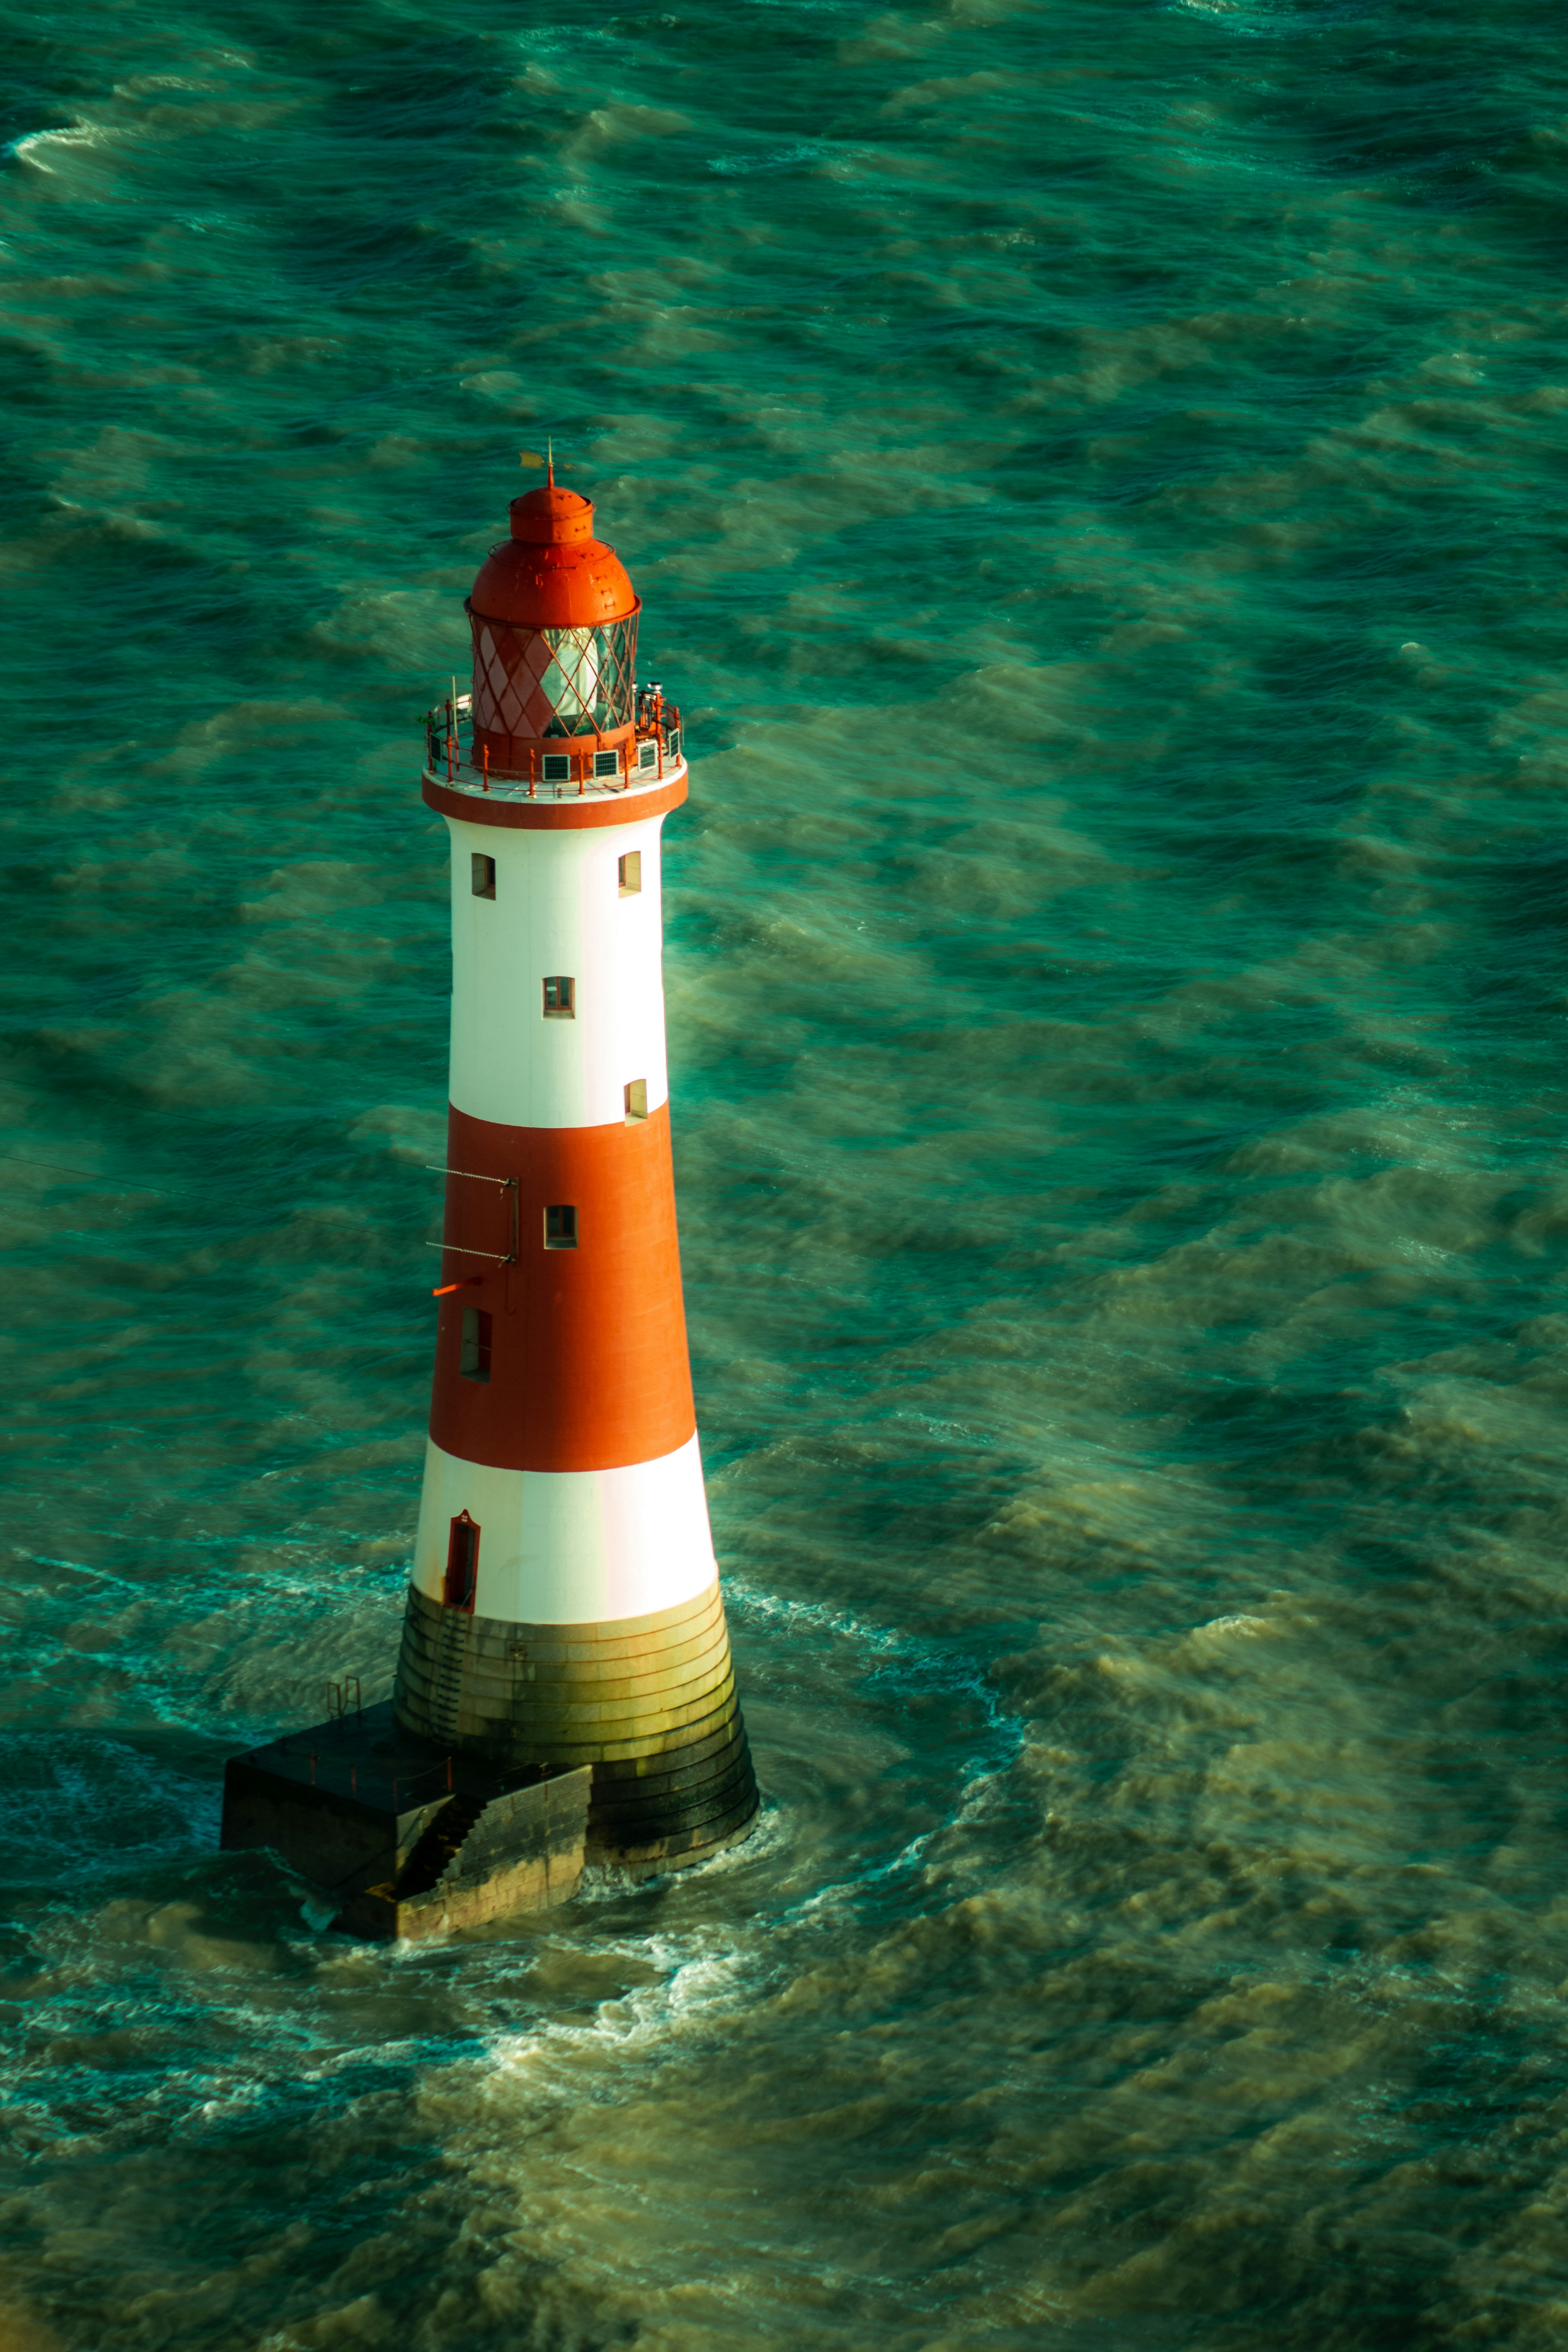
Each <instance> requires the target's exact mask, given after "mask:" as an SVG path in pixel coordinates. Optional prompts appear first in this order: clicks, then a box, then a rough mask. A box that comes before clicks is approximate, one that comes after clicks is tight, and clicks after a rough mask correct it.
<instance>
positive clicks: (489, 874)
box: [474, 849, 496, 898]
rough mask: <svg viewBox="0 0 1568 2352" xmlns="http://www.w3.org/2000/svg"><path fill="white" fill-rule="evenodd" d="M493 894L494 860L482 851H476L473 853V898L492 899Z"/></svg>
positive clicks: (494, 891)
mask: <svg viewBox="0 0 1568 2352" xmlns="http://www.w3.org/2000/svg"><path fill="white" fill-rule="evenodd" d="M495 894H496V862H495V859H494V858H493V857H487V856H485V854H484V852H483V850H481V849H476V850H475V852H474V896H475V898H494V897H495Z"/></svg>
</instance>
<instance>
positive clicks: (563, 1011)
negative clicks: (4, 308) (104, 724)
mask: <svg viewBox="0 0 1568 2352" xmlns="http://www.w3.org/2000/svg"><path fill="white" fill-rule="evenodd" d="M639 610H640V604H639V601H638V599H637V596H636V595H635V594H634V593H633V590H632V585H631V582H630V581H629V580H628V579H627V577H626V572H625V571H624V569H623V568H622V566H621V564H620V563H619V562H617V560H616V555H615V552H614V551H613V550H612V549H611V548H608V547H606V546H605V545H604V544H603V543H602V542H601V541H598V540H596V539H595V537H594V509H593V508H592V506H591V505H590V504H589V502H588V500H587V499H584V498H582V497H580V496H579V495H578V494H577V493H576V492H575V491H573V490H566V489H561V488H557V487H556V485H555V481H554V477H553V472H552V475H551V477H550V479H549V481H548V483H547V485H546V486H545V487H544V488H541V489H536V490H532V491H530V492H529V493H528V495H527V496H526V497H523V498H520V499H513V501H512V505H511V537H510V540H508V541H504V542H503V543H502V544H501V545H500V547H497V548H495V549H493V550H492V551H491V553H490V555H489V560H488V562H486V563H485V565H484V567H483V569H482V570H481V571H480V572H479V578H478V580H477V581H476V582H475V583H474V592H473V595H472V597H471V598H470V599H469V603H468V612H469V617H470V619H471V622H472V625H473V637H474V672H473V692H472V697H471V710H470V709H468V708H466V706H468V705H469V703H470V698H468V697H466V696H465V697H456V698H454V703H452V704H449V705H448V706H447V709H446V710H445V711H444V712H442V713H438V714H437V717H436V719H434V720H433V722H432V725H431V728H430V734H429V743H428V754H429V756H428V764H427V767H426V775H425V779H424V794H425V798H426V802H427V803H429V805H430V807H432V808H433V809H436V810H437V811H438V812H439V814H441V815H442V816H444V817H445V818H446V820H447V828H448V831H449V832H450V834H451V838H452V1064H451V1109H450V1123H449V1126H448V1130H447V1214H446V1226H445V1235H446V1238H445V1241H444V1243H443V1248H444V1250H445V1252H446V1255H445V1256H444V1258H443V1261H442V1264H443V1269H444V1271H443V1275H442V1285H441V1291H440V1292H439V1293H438V1294H437V1295H438V1296H439V1297H440V1314H439V1322H438V1325H437V1338H436V1378H435V1394H434V1399H433V1402H432V1406H431V1412H430V1441H429V1450H428V1454H427V1455H426V1470H425V1490H424V1497H423V1501H422V1504H421V1507H420V1514H419V1532H418V1537H417V1539H416V1548H415V1557H414V1570H413V1576H412V1580H411V1584H410V1590H409V1595H408V1613H407V1618H406V1621H405V1627H404V1634H403V1646H402V1652H401V1655H400V1657H399V1661H398V1670H397V1685H396V1698H395V1706H396V1713H397V1717H398V1719H399V1721H400V1723H401V1724H402V1725H403V1727H405V1729H406V1730H408V1731H410V1732H413V1733H415V1734H416V1735H418V1736H420V1737H422V1738H427V1739H431V1740H434V1741H436V1742H437V1743H440V1744H441V1745H443V1746H446V1747H447V1748H458V1749H468V1750H469V1751H471V1752H474V1753H476V1754H479V1755H484V1756H488V1757H490V1758H493V1759H496V1760H497V1761H499V1762H500V1763H502V1764H505V1765H507V1766H510V1767H523V1768H530V1767H539V1768H554V1769H569V1768H571V1767H573V1766H576V1765H581V1764H591V1765H592V1766H593V1767H594V1780H593V1798H592V1805H591V1811H590V1815H589V1846H588V1851H589V1853H590V1855H591V1856H597V1857H598V1858H600V1859H605V1860H611V1861H616V1862H621V1863H626V1864H632V1865H634V1866H635V1865H637V1864H647V1865H654V1864H660V1865H662V1864H668V1863H671V1862H675V1861H689V1860H696V1859H699V1858H700V1856H702V1855H703V1854H706V1853H711V1852H713V1851H714V1850H715V1849H716V1848H717V1847H719V1846H721V1845H723V1844H726V1843H729V1842H731V1840H733V1839H735V1838H737V1837H739V1836H741V1835H742V1834H743V1833H744V1832H745V1831H746V1829H747V1828H748V1827H749V1826H750V1824H751V1822H752V1816H753V1815H754V1813H755V1811H756V1808H757V1791H756V1783H755V1780H754V1779H753V1776H752V1764H751V1759H750V1755H749V1753H748V1750H747V1746H746V1737H745V1731H744V1728H743V1727H742V1721H741V1716H740V1710H739V1706H738V1704H737V1700H736V1696H735V1683H734V1675H733V1671H732V1669H731V1661H730V1644H729V1635H728V1633H727V1631H726V1629H725V1623H724V1610H723V1603H722V1601H721V1598H720V1592H719V1576H718V1569H717V1566H716V1564H715V1561H714V1558H713V1542H712V1537H711V1535H710V1531H709V1525H708V1506H707V1498H706V1496H705V1495H704V1492H703V1486H702V1465H701V1462H700V1456H699V1454H698V1444H697V1423H696V1415H695V1412H694V1409H693V1404H692V1395H691V1374H690V1369H689V1363H688V1359H687V1345H686V1318H685V1311H684V1308H683V1307H682V1303H681V1294H680V1260H679V1246H678V1242H677V1236H676V1223H675V1189H674V1180H673V1175H672V1171H671V1165H670V1149H669V1108H668V1086H667V1082H666V1074H665V1042H664V994H663V985H662V977H661V954H662V925H661V919H660V892H659V835H660V831H661V828H662V826H663V823H664V819H665V816H666V815H667V814H668V811H669V810H671V809H672V808H675V807H677V806H678V805H679V803H680V802H682V801H683V800H684V799H685V798H686V788H687V772H686V763H685V761H684V759H683V757H682V755H681V744H680V727H679V712H677V711H675V710H674V709H671V707H670V706H669V705H668V704H667V703H666V702H665V701H664V699H663V697H662V695H661V693H660V691H659V689H658V688H657V687H653V688H640V689H639V688H637V687H636V686H635V685H634V675H635V673H634V667H633V664H634V656H635V652H636V643H637V614H638V612H639ZM470 720H471V723H470Z"/></svg>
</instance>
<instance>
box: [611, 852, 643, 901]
mask: <svg viewBox="0 0 1568 2352" xmlns="http://www.w3.org/2000/svg"><path fill="white" fill-rule="evenodd" d="M616 870H617V872H618V873H619V875H620V877H621V896H622V898H635V897H636V895H637V892H638V891H639V890H640V889H641V888H642V851H641V850H640V849H628V850H627V852H626V856H624V857H623V858H621V859H620V860H619V863H618V866H617V868H616Z"/></svg>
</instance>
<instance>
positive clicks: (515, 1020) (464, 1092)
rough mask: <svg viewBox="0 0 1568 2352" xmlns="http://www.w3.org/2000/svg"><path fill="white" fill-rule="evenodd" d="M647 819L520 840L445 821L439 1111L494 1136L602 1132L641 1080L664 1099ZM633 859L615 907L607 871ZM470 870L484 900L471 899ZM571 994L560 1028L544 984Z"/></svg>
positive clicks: (652, 822) (510, 833) (653, 871)
mask: <svg viewBox="0 0 1568 2352" xmlns="http://www.w3.org/2000/svg"><path fill="white" fill-rule="evenodd" d="M663 823H664V820H663V818H662V817H659V816H653V817H643V818H641V819H639V820H635V821H633V822H630V823H628V824H607V825H595V826H589V827H585V828H584V829H583V830H581V831H569V832H559V833H558V832H549V831H546V832H537V833H535V832H530V831H527V830H523V829H520V828H512V827H506V826H500V825H479V824H467V823H465V822H464V821H463V820H462V819H461V818H458V817H448V818H447V828H448V830H449V832H450V834H451V836H452V1074H451V1099H452V1101H453V1102H454V1103H455V1104H456V1105H457V1107H458V1109H459V1110H463V1111H467V1112H468V1114H469V1116H470V1117H471V1118H484V1119H491V1120H494V1121H496V1122H497V1123H498V1124H499V1125H500V1126H503V1127H608V1126H611V1125H613V1124H618V1123H619V1122H620V1121H622V1120H623V1119H624V1118H626V1087H628V1086H630V1085H632V1084H634V1083H635V1082H636V1081H637V1080H638V1079H640V1080H641V1081H642V1082H643V1085H644V1086H645V1087H646V1088H647V1097H646V1105H647V1109H649V1110H657V1109H658V1106H659V1105H660V1103H662V1102H664V1101H665V1100H666V1099H667V1097H668V1091H669V1087H668V1077H667V1076H666V1066H665V1045H664V977H663V908H662V901H661V896H660V890H659V828H660V826H661V825H662V824H663ZM628 855H632V856H638V857H640V859H641V869H642V870H641V875H640V877H639V879H640V885H641V887H639V888H638V889H637V890H636V891H634V892H631V893H629V894H626V895H623V893H622V887H621V882H620V872H619V861H620V860H621V859H622V858H623V857H626V856H628ZM475 856H481V857H487V858H493V859H494V861H495V897H494V898H477V897H476V896H475V895H474V887H473V860H474V857H475ZM557 976H559V977H563V978H566V979H569V980H570V981H571V982H572V983H573V999H574V1002H573V1009H572V1013H571V1016H570V1018H562V1017H559V1016H552V1017H549V1018H547V1017H546V1015H545V1012H544V982H545V981H546V980H547V979H549V978H553V977H557Z"/></svg>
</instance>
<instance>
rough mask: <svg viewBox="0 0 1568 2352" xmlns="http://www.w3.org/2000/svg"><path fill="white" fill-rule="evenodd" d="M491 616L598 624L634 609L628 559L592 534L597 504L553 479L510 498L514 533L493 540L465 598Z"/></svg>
mask: <svg viewBox="0 0 1568 2352" xmlns="http://www.w3.org/2000/svg"><path fill="white" fill-rule="evenodd" d="M468 606H469V610H470V611H471V612H474V613H477V614H480V615H481V616H482V617H484V618H485V619H487V620H491V621H510V622H512V623H514V624H515V625H517V626H519V627H521V628H525V629H572V628H586V627H593V626H594V625H596V624H597V623H600V622H604V621H618V620H621V619H623V618H624V617H625V615H626V614H628V613H635V612H636V611H637V594H636V592H635V590H634V589H633V587H632V583H631V582H630V581H629V580H628V579H627V577H626V569H625V566H624V565H623V564H622V563H621V562H619V560H618V558H617V557H616V551H615V549H614V548H613V547H606V546H605V543H604V541H602V540H598V539H595V537H594V509H593V506H592V504H591V502H590V501H589V500H588V499H585V498H584V497H583V495H582V493H581V492H580V491H578V490H563V489H559V488H557V487H556V485H555V484H554V482H553V481H552V482H550V483H548V484H546V485H545V486H544V487H543V488H540V489H537V490H529V491H528V492H526V493H525V495H524V496H523V497H522V498H521V499H513V500H512V502H511V537H510V539H509V540H503V541H501V543H500V546H499V547H492V548H491V550H490V551H489V557H488V558H487V560H486V562H485V563H484V566H483V568H482V569H481V571H480V572H479V578H478V579H477V580H476V581H475V583H474V593H473V594H472V596H471V597H470V598H469V599H468Z"/></svg>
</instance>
